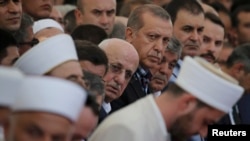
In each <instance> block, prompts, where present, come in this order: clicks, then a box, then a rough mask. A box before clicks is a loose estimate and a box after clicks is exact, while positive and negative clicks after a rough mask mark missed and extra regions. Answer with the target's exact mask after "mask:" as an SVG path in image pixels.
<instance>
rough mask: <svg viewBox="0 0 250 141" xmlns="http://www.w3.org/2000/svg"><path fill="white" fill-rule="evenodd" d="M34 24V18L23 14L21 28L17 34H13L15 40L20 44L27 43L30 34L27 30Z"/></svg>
mask: <svg viewBox="0 0 250 141" xmlns="http://www.w3.org/2000/svg"><path fill="white" fill-rule="evenodd" d="M33 23H34V21H33V19H32V17H30V16H29V15H27V14H25V13H23V15H22V20H21V26H20V28H19V30H18V31H17V32H15V33H14V34H13V36H14V37H15V39H16V40H17V42H18V43H20V42H25V41H26V39H27V38H28V37H29V32H27V28H28V27H30V26H32V25H33Z"/></svg>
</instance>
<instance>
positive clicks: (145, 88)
mask: <svg viewBox="0 0 250 141" xmlns="http://www.w3.org/2000/svg"><path fill="white" fill-rule="evenodd" d="M148 83H149V80H148V79H147V78H146V77H141V84H142V88H143V91H144V92H145V94H147V92H148Z"/></svg>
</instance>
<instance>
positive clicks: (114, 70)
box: [99, 38, 139, 122]
mask: <svg viewBox="0 0 250 141" xmlns="http://www.w3.org/2000/svg"><path fill="white" fill-rule="evenodd" d="M99 47H100V48H101V49H103V50H104V52H105V53H106V55H107V57H108V62H109V69H108V72H107V73H106V75H105V76H104V77H103V80H104V81H105V96H104V101H103V103H102V107H101V111H100V115H99V116H100V117H99V122H101V121H102V120H104V118H105V117H106V116H107V115H108V113H109V112H110V111H111V105H110V102H111V101H113V100H115V99H117V98H119V97H120V96H121V95H122V93H123V91H124V89H125V88H126V87H127V85H128V82H129V80H130V79H131V77H132V76H133V74H134V72H135V71H136V68H137V67H138V64H139V56H138V53H137V52H136V50H135V48H134V47H133V45H131V44H130V43H128V42H126V41H124V40H122V39H116V38H112V39H106V40H104V41H102V42H101V43H100V44H99Z"/></svg>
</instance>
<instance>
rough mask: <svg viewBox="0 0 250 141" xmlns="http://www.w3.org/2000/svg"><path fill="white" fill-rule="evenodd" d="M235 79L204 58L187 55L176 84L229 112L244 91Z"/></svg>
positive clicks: (213, 105)
mask: <svg viewBox="0 0 250 141" xmlns="http://www.w3.org/2000/svg"><path fill="white" fill-rule="evenodd" d="M235 81H236V80H235V79H234V78H232V77H231V76H229V75H228V74H225V73H223V72H222V71H220V70H219V69H218V68H216V67H215V66H213V65H212V64H210V63H209V62H207V61H205V60H204V59H202V58H200V57H195V58H194V59H193V58H191V57H189V56H187V57H185V58H184V61H183V63H182V66H181V70H180V73H179V75H178V77H177V79H176V84H177V85H178V86H180V87H181V88H183V89H184V90H185V91H187V92H189V93H190V94H192V95H194V96H195V97H197V98H198V99H199V100H201V101H202V102H204V103H206V104H208V105H210V106H211V107H214V108H216V109H218V110H220V111H223V112H225V113H228V112H229V111H230V109H231V108H232V107H233V105H234V104H235V103H236V102H237V101H238V100H239V99H240V97H241V96H242V94H243V92H244V89H243V88H242V87H241V86H239V85H238V84H236V83H235Z"/></svg>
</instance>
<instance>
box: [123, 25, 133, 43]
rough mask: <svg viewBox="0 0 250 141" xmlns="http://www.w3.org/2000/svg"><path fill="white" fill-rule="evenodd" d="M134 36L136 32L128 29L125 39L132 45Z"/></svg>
mask: <svg viewBox="0 0 250 141" xmlns="http://www.w3.org/2000/svg"><path fill="white" fill-rule="evenodd" d="M133 36H134V30H133V29H132V28H130V27H127V29H126V33H125V39H126V40H127V42H129V43H131V42H132V41H133Z"/></svg>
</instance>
